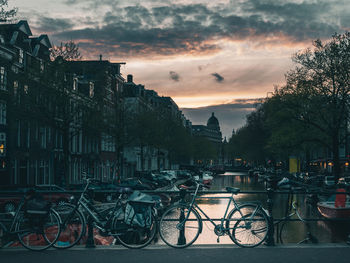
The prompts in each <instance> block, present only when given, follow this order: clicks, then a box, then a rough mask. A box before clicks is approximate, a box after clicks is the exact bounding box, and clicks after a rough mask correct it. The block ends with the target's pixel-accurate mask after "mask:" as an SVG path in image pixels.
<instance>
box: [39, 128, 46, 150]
mask: <svg viewBox="0 0 350 263" xmlns="http://www.w3.org/2000/svg"><path fill="white" fill-rule="evenodd" d="M39 137H40V146H41V148H43V149H45V148H46V128H45V127H40V129H39Z"/></svg>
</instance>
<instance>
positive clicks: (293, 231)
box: [196, 173, 350, 244]
mask: <svg viewBox="0 0 350 263" xmlns="http://www.w3.org/2000/svg"><path fill="white" fill-rule="evenodd" d="M227 186H233V187H237V188H240V189H241V190H242V191H257V190H265V186H264V183H263V182H259V181H258V180H257V179H255V178H251V177H249V176H248V175H247V174H246V173H225V174H223V175H217V176H215V177H214V180H213V182H212V186H211V188H210V190H218V191H220V190H223V191H224V190H225V187H227ZM228 196H229V195H228V194H207V195H203V196H202V197H201V199H200V200H198V202H197V203H198V204H199V206H200V208H201V209H202V210H204V212H205V213H206V214H207V215H208V216H209V217H210V218H221V217H222V216H223V215H224V213H225V210H226V207H227V203H228V199H225V198H222V199H221V198H220V199H216V198H215V199H210V198H208V197H228ZM293 198H294V199H293V200H295V201H297V203H298V206H299V211H300V214H301V216H302V217H303V218H322V217H321V215H320V214H319V212H318V211H317V207H316V205H315V204H314V205H312V204H309V203H308V202H306V201H305V196H304V195H295V196H294V197H293ZM235 199H236V201H237V202H239V203H244V202H249V201H260V202H261V203H262V204H263V206H264V207H265V208H267V205H266V201H267V195H266V194H261V193H260V194H238V195H235ZM273 201H274V202H273V216H274V218H283V217H284V215H285V213H286V207H288V195H286V194H284V195H282V194H275V196H274V200H273ZM232 208H233V205H231V208H230V209H229V211H230V210H231V209H232ZM202 218H204V216H203V215H202ZM293 218H297V217H296V216H294V217H293ZM218 223H219V222H218ZM349 225H350V222H339V221H338V222H324V221H318V222H309V224H308V226H306V225H305V224H304V223H302V222H300V221H294V222H289V223H288V224H287V225H286V226H285V227H286V232H284V231H283V232H284V233H286V235H284V236H283V241H284V243H298V242H300V241H302V240H304V239H305V238H306V237H307V233H308V232H310V233H311V234H312V236H315V237H316V238H317V239H318V242H320V243H330V242H332V243H333V242H345V241H346V239H347V236H348V235H349V234H350V226H349ZM213 228H214V227H213V225H212V224H211V223H210V222H208V221H204V222H203V232H202V233H201V235H200V236H199V238H198V239H197V241H196V244H216V243H217V236H216V235H215V234H214V231H213ZM275 229H277V227H276V228H275ZM275 232H276V231H275ZM275 240H276V243H277V238H276V234H275ZM230 243H232V241H231V239H230V238H229V237H228V236H223V237H220V244H230Z"/></svg>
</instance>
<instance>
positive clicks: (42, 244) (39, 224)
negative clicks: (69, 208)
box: [15, 209, 61, 251]
mask: <svg viewBox="0 0 350 263" xmlns="http://www.w3.org/2000/svg"><path fill="white" fill-rule="evenodd" d="M15 231H16V232H18V234H17V237H18V240H19V242H20V243H21V244H22V245H23V246H24V247H25V248H27V249H29V250H34V251H40V250H44V249H48V248H49V247H51V246H52V245H53V244H54V243H55V242H56V241H57V239H58V237H59V235H60V233H61V224H60V217H59V215H58V213H57V212H56V211H54V210H53V209H50V210H49V212H48V214H47V216H45V217H43V218H40V219H39V218H35V219H33V218H30V217H28V216H25V215H24V213H23V214H22V215H20V216H19V218H18V219H17V222H16V226H15Z"/></svg>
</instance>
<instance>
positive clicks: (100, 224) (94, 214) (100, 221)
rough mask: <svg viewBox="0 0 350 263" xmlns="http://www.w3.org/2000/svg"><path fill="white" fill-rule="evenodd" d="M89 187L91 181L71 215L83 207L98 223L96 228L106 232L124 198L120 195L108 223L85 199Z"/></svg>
mask: <svg viewBox="0 0 350 263" xmlns="http://www.w3.org/2000/svg"><path fill="white" fill-rule="evenodd" d="M89 185H90V181H88V182H87V184H86V186H85V188H84V190H83V192H82V193H81V195H80V198H79V199H78V201H77V204H76V207H75V208H74V210H73V211H72V212H71V215H72V214H73V213H74V212H75V211H76V210H78V209H79V208H80V207H83V209H84V210H85V211H86V212H87V213H88V215H89V216H91V217H92V218H93V221H94V222H95V223H96V227H97V228H99V229H101V230H102V231H106V229H105V226H106V225H107V224H108V223H109V222H110V220H112V218H113V217H114V213H115V212H116V210H117V209H118V208H119V207H120V206H121V204H120V203H121V201H120V200H121V198H122V194H120V195H119V197H118V199H117V202H116V204H115V206H114V208H113V209H112V212H111V214H110V216H109V217H108V218H107V221H106V222H103V221H105V220H103V219H102V217H101V211H100V212H99V211H97V209H96V208H95V207H94V206H93V205H91V202H90V200H89V199H87V198H86V197H85V194H86V191H87V190H88V189H89ZM107 210H111V208H108V209H106V210H104V211H107ZM69 219H70V218H69V217H68V218H67V219H66V220H65V221H69Z"/></svg>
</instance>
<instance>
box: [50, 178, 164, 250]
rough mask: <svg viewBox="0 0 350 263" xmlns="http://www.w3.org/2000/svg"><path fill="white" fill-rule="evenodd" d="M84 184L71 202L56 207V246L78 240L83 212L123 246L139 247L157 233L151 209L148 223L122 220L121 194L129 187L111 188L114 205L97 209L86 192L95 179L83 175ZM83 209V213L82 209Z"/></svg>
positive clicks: (83, 227)
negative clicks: (59, 229)
mask: <svg viewBox="0 0 350 263" xmlns="http://www.w3.org/2000/svg"><path fill="white" fill-rule="evenodd" d="M85 180H86V185H85V188H84V190H83V192H82V193H81V195H80V197H79V199H78V200H77V201H76V202H75V204H72V203H70V204H68V203H66V204H62V205H60V206H58V207H57V211H58V213H59V214H60V216H61V218H62V233H61V236H60V237H59V239H58V241H57V243H56V244H55V245H54V247H56V248H62V249H64V248H70V247H73V246H74V245H76V244H78V243H79V242H80V240H81V239H82V237H83V236H84V235H85V233H86V217H85V215H84V213H86V214H87V215H88V216H89V217H90V218H91V219H92V221H93V226H94V227H95V228H97V229H98V230H99V231H100V233H101V235H103V236H113V237H114V238H115V239H117V240H118V241H119V243H121V244H122V245H123V246H125V247H127V248H143V247H145V246H147V245H149V244H150V243H151V242H152V240H153V239H154V237H155V235H156V233H157V220H156V218H155V213H153V212H152V214H151V219H150V222H151V223H150V225H147V226H143V227H142V226H138V225H133V224H127V223H125V209H126V207H127V204H128V203H129V201H127V200H125V199H124V197H123V196H124V194H130V193H132V192H133V190H132V189H131V188H126V187H121V188H119V189H116V190H115V192H116V193H117V194H119V196H118V198H117V200H116V203H115V205H114V207H112V208H110V207H108V208H106V209H102V210H98V209H97V208H96V206H95V205H93V199H92V198H91V196H90V195H89V194H88V190H89V186H90V184H91V183H93V182H95V183H96V182H98V181H97V180H94V179H92V178H85ZM82 211H83V212H84V213H83V212H82Z"/></svg>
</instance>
